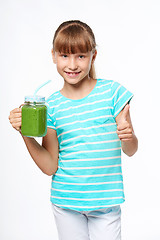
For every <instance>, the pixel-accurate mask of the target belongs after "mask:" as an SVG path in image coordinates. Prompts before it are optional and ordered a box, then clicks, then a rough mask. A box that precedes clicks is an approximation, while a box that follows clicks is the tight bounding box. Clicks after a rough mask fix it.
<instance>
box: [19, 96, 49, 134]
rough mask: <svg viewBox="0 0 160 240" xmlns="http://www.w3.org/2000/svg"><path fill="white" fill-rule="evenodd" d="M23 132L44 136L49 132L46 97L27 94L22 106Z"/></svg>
mask: <svg viewBox="0 0 160 240" xmlns="http://www.w3.org/2000/svg"><path fill="white" fill-rule="evenodd" d="M21 133H22V135H24V136H27V137H44V136H45V135H46V133H47V106H46V105H45V97H41V96H26V97H25V103H24V105H23V106H22V125H21Z"/></svg>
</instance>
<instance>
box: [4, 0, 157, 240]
mask: <svg viewBox="0 0 160 240" xmlns="http://www.w3.org/2000/svg"><path fill="white" fill-rule="evenodd" d="M159 13H160V2H159V1H158V0H134V1H131V0H98V1H93V0H92V1H91V0H81V1H80V0H79V1H75V0H74V1H73V0H68V1H67V0H61V1H55V0H52V1H51V0H44V1H41V0H39V1H38V0H37V1H34V0H15V1H12V0H1V2H0V18H1V19H0V41H1V43H0V81H1V85H0V98H1V99H0V110H1V112H0V121H1V123H0V126H1V139H0V141H1V143H0V147H1V156H0V190H1V192H0V194H1V195H0V239H1V240H28V239H30V240H35V239H38V240H44V239H45V240H51V239H54V240H57V239H58V236H57V230H56V226H55V222H54V217H53V215H52V210H51V205H50V184H51V177H48V176H47V175H44V174H43V173H42V172H41V171H40V170H39V169H38V167H37V166H36V165H35V163H34V162H33V160H32V159H31V157H30V156H29V153H28V152H27V150H26V147H25V145H24V143H23V140H22V139H21V137H20V135H19V133H18V132H16V131H15V130H14V129H13V128H12V127H11V125H10V123H9V120H8V116H9V112H10V111H11V110H12V109H13V108H15V107H18V106H19V105H20V104H21V103H23V101H24V96H25V95H28V94H33V93H34V90H35V89H36V87H37V86H39V85H40V84H41V83H43V82H45V81H47V80H49V79H51V80H52V83H50V84H49V85H48V86H46V87H44V88H43V89H42V90H40V92H39V94H41V95H45V96H46V97H48V96H49V95H50V94H51V93H53V92H54V91H57V90H59V89H61V87H62V85H63V80H62V79H61V77H60V76H59V75H58V73H57V72H56V68H55V66H54V65H53V63H52V58H51V48H52V39H53V35H54V32H55V30H56V28H57V27H58V26H59V24H60V23H62V22H63V21H66V20H71V19H79V20H81V21H84V22H86V23H87V24H88V25H90V26H91V28H92V29H93V31H94V33H95V36H96V41H97V45H98V46H97V50H98V55H97V59H96V62H95V65H96V71H97V77H99V78H106V79H113V80H115V81H118V82H120V83H121V84H122V85H124V86H125V87H126V88H128V89H129V90H130V91H132V92H133V93H134V98H133V99H132V101H131V116H132V122H133V126H134V129H135V132H136V135H137V137H138V139H139V150H138V152H137V153H136V154H135V155H134V156H133V157H131V158H129V157H126V156H125V155H124V154H123V174H124V187H125V195H126V202H125V203H124V204H123V205H122V239H123V240H135V239H136V240H143V239H144V240H159V239H160V230H159V216H160V187H159V184H160V174H159V169H160V157H159V143H160V142H159V139H160V127H159V116H160V114H159V112H160V110H159V109H160V108H159V106H160V104H159V103H160V102H159V85H158V84H159V80H160V71H159V66H160V14H159ZM38 141H41V140H38ZM71 240H72V239H71Z"/></svg>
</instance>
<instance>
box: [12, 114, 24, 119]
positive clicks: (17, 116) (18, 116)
mask: <svg viewBox="0 0 160 240" xmlns="http://www.w3.org/2000/svg"><path fill="white" fill-rule="evenodd" d="M21 116H22V113H12V114H11V115H9V119H11V118H20V117H21Z"/></svg>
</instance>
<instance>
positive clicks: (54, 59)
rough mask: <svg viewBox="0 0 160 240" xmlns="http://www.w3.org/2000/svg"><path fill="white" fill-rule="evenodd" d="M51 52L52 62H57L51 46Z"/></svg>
mask: <svg viewBox="0 0 160 240" xmlns="http://www.w3.org/2000/svg"><path fill="white" fill-rule="evenodd" d="M51 53H52V59H53V62H54V64H56V63H57V62H56V57H55V52H54V51H53V48H52V50H51Z"/></svg>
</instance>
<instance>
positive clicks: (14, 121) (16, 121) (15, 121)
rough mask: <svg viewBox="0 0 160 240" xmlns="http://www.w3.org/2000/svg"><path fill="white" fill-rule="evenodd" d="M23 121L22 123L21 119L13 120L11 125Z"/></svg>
mask: <svg viewBox="0 0 160 240" xmlns="http://www.w3.org/2000/svg"><path fill="white" fill-rule="evenodd" d="M21 121H22V120H21V118H16V119H15V118H13V119H11V120H10V123H11V124H14V123H21Z"/></svg>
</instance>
